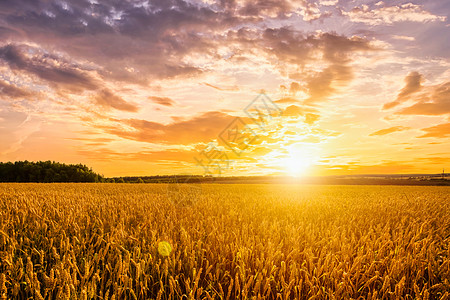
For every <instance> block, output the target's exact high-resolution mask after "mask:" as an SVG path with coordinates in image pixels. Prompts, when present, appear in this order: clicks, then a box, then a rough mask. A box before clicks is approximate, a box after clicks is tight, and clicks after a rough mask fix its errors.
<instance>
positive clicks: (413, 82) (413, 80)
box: [383, 72, 424, 109]
mask: <svg viewBox="0 0 450 300" xmlns="http://www.w3.org/2000/svg"><path fill="white" fill-rule="evenodd" d="M423 79H424V78H423V76H422V75H421V74H420V73H419V72H411V73H409V74H408V75H407V76H406V77H405V86H404V87H403V88H402V89H401V90H400V92H399V94H398V96H397V99H396V100H395V101H392V102H389V103H386V104H384V106H383V109H391V108H393V107H395V106H397V105H399V104H401V103H403V102H404V101H405V100H407V99H408V96H410V95H412V94H414V93H416V92H418V91H420V89H421V88H422V82H423Z"/></svg>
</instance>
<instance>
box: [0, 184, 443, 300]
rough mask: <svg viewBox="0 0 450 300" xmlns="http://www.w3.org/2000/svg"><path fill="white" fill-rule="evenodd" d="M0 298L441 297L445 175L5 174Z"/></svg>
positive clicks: (0, 199) (0, 201)
mask: <svg viewBox="0 0 450 300" xmlns="http://www.w3.org/2000/svg"><path fill="white" fill-rule="evenodd" d="M0 206H1V209H0V255H1V265H0V299H449V298H450V297H449V293H450V283H449V280H450V248H449V244H450V188H449V187H402V186H296V185H257V184H254V185H251V184H247V185H246V184H242V185H240V184H230V185H215V184H203V185H186V184H179V185H178V184H177V185H164V184H0Z"/></svg>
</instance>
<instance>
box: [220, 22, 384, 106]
mask: <svg viewBox="0 0 450 300" xmlns="http://www.w3.org/2000/svg"><path fill="white" fill-rule="evenodd" d="M228 39H229V40H231V41H233V42H238V43H240V44H241V45H242V49H245V48H247V49H254V48H258V49H262V50H263V51H265V52H266V54H267V55H268V56H269V58H268V59H269V60H271V61H272V60H274V61H272V63H273V64H274V65H276V66H277V67H278V68H280V70H281V71H282V72H283V73H285V72H290V71H288V69H286V66H288V65H294V66H297V67H299V68H303V67H304V66H305V65H306V64H307V63H311V62H315V61H317V60H322V61H324V62H325V63H327V64H328V66H327V67H325V68H324V69H323V70H322V71H319V72H315V73H312V74H311V73H309V74H307V75H303V74H298V73H292V72H290V73H288V76H289V77H291V78H293V79H296V80H303V81H306V84H305V87H306V91H308V92H309V94H310V98H309V99H308V102H311V103H312V102H319V101H324V100H327V99H328V98H329V97H330V96H331V95H332V94H333V93H334V92H335V91H336V89H337V88H339V87H341V86H345V85H346V84H347V83H349V82H350V81H351V80H352V79H353V68H352V67H351V65H350V62H351V58H350V57H351V55H352V54H354V53H356V52H363V51H377V50H378V49H377V48H376V47H374V46H372V45H371V43H370V41H368V40H366V39H363V38H360V37H351V38H349V37H345V36H341V35H338V34H335V33H316V34H310V35H305V34H304V33H303V32H301V31H298V30H295V29H293V28H290V27H281V28H267V29H265V30H264V31H263V32H258V31H255V30H254V29H250V28H241V29H239V30H237V31H230V32H228ZM300 89H301V86H300V85H298V86H297V85H296V84H295V83H294V85H291V88H290V92H291V93H294V92H295V91H297V90H300Z"/></svg>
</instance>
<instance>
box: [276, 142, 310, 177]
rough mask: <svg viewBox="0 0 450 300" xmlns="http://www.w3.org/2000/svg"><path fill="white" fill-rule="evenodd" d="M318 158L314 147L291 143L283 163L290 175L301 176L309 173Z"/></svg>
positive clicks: (282, 160)
mask: <svg viewBox="0 0 450 300" xmlns="http://www.w3.org/2000/svg"><path fill="white" fill-rule="evenodd" d="M316 160H317V157H316V155H315V152H314V150H313V149H310V148H309V147H305V146H304V145H291V146H289V147H288V154H287V156H286V157H285V158H282V159H281V165H282V166H283V167H284V169H285V170H286V173H287V174H288V175H290V176H294V177H299V176H304V175H305V174H307V173H308V171H309V169H310V167H311V166H312V164H313V163H314V162H315V161H316Z"/></svg>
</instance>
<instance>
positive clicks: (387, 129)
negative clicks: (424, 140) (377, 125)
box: [369, 126, 411, 136]
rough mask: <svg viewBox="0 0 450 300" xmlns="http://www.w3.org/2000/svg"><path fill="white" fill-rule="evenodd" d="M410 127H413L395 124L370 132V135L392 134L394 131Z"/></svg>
mask: <svg viewBox="0 0 450 300" xmlns="http://www.w3.org/2000/svg"><path fill="white" fill-rule="evenodd" d="M408 129H411V128H410V127H405V126H394V127H390V128H386V129H381V130H378V131H375V132H372V133H371V134H369V136H376V135H386V134H390V133H393V132H398V131H404V130H408Z"/></svg>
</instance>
